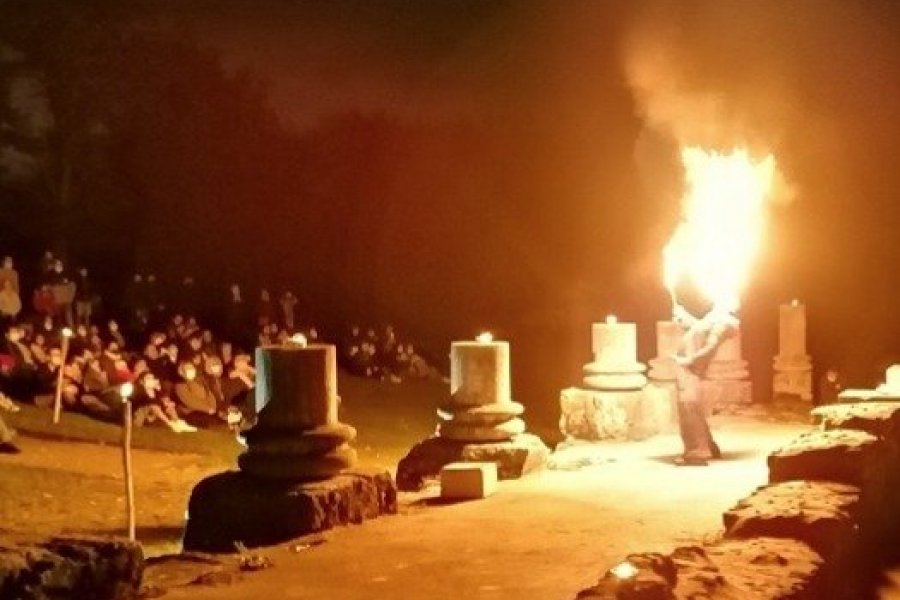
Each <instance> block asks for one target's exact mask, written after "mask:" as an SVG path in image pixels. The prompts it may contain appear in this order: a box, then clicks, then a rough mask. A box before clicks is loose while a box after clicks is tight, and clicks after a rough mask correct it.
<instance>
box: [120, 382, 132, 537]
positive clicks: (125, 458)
mask: <svg viewBox="0 0 900 600" xmlns="http://www.w3.org/2000/svg"><path fill="white" fill-rule="evenodd" d="M133 393H134V385H133V384H132V383H131V382H125V383H123V384H122V385H121V387H120V388H119V395H121V396H122V465H123V467H124V468H125V505H126V508H127V510H128V539H129V540H131V541H132V542H133V541H135V537H136V535H135V534H136V532H135V529H136V525H135V510H134V474H133V472H132V465H131V424H132V418H131V395H132V394H133Z"/></svg>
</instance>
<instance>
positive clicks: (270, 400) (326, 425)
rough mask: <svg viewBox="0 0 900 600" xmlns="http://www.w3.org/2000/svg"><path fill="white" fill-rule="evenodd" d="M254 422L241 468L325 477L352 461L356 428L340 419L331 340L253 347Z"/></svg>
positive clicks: (277, 475) (240, 460) (304, 477)
mask: <svg viewBox="0 0 900 600" xmlns="http://www.w3.org/2000/svg"><path fill="white" fill-rule="evenodd" d="M256 369H257V370H256V373H257V380H256V413H257V421H256V425H255V426H254V427H253V428H252V429H251V430H250V431H248V432H247V433H246V435H245V439H246V442H247V451H246V452H244V453H243V454H242V455H241V456H240V457H239V458H238V465H239V466H240V468H241V470H243V471H246V472H247V473H249V474H251V475H254V476H257V477H265V478H276V479H293V480H313V479H326V478H328V477H333V476H334V475H337V474H338V473H340V472H341V471H342V470H344V469H347V468H350V467H352V466H353V465H354V464H355V463H356V451H355V450H354V449H353V448H351V447H350V446H349V444H348V442H350V441H351V440H353V439H354V438H355V437H356V430H355V429H354V428H353V427H351V426H349V425H346V424H344V423H341V422H340V421H338V414H337V413H338V410H337V404H338V396H337V362H336V351H335V347H334V346H333V345H330V344H313V345H309V346H300V345H295V344H290V345H285V346H267V347H262V348H257V349H256Z"/></svg>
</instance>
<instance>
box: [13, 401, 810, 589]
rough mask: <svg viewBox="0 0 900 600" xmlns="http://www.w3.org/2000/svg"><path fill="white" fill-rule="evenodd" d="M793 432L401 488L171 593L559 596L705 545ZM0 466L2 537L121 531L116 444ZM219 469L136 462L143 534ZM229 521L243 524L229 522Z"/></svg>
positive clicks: (728, 433) (193, 463)
mask: <svg viewBox="0 0 900 600" xmlns="http://www.w3.org/2000/svg"><path fill="white" fill-rule="evenodd" d="M804 428H805V427H804V426H803V425H799V424H786V423H777V422H761V421H759V420H756V419H749V418H746V417H722V418H719V419H718V424H717V429H718V434H717V435H718V436H719V438H720V442H721V445H722V447H723V450H724V451H725V453H726V456H725V460H723V461H721V462H717V463H714V464H713V465H711V466H709V467H705V468H689V467H683V468H678V467H674V466H672V465H671V463H670V462H669V460H670V458H671V457H672V456H673V455H674V454H676V453H677V451H678V438H677V436H674V435H667V436H658V437H656V438H653V439H651V440H648V441H645V442H639V443H619V444H604V445H601V446H598V447H574V448H570V449H568V450H566V451H564V452H561V453H557V455H556V456H555V459H554V460H555V463H556V464H555V466H556V467H557V468H556V469H551V470H546V471H544V472H542V473H538V474H534V475H531V476H529V477H527V478H524V479H522V480H519V481H510V482H503V483H502V484H501V486H500V490H499V491H498V493H497V494H496V495H494V496H492V497H490V498H488V499H486V500H483V501H477V502H463V503H457V504H440V503H435V502H432V501H430V500H429V498H428V497H429V494H431V495H433V494H434V493H435V492H434V491H431V492H429V493H425V494H418V495H414V494H404V495H402V498H401V514H399V515H397V516H390V517H384V518H381V519H378V520H375V521H370V522H367V523H365V524H364V525H362V526H354V527H347V528H341V529H337V530H333V531H330V532H327V533H326V534H324V535H323V536H319V537H318V539H321V540H324V543H321V544H318V545H314V546H310V547H306V546H301V547H300V551H299V552H298V551H296V550H297V544H296V543H293V544H288V545H285V546H281V547H275V548H269V549H265V550H262V551H260V552H261V553H263V554H265V555H266V556H268V557H269V558H271V559H272V561H273V562H274V564H275V566H274V568H272V569H268V570H265V571H261V572H258V573H253V574H245V575H241V576H239V577H237V578H236V579H234V580H232V581H231V582H230V583H228V584H221V585H200V586H198V585H191V586H189V587H174V588H170V589H169V591H168V593H167V594H166V597H167V598H173V599H174V598H188V597H190V598H192V599H201V598H224V599H231V598H233V599H239V598H240V599H243V598H250V597H266V596H267V595H268V596H269V597H272V598H276V597H277V598H335V599H342V600H354V599H363V598H372V597H376V596H377V597H380V598H398V599H399V598H420V597H427V596H432V597H449V596H448V594H450V595H452V596H453V597H466V596H468V597H474V598H520V597H528V598H567V597H572V596H574V593H575V592H576V591H577V590H578V589H580V588H583V587H586V586H588V585H590V584H591V583H593V581H594V580H595V579H596V578H597V577H598V576H599V575H600V574H601V572H602V571H603V570H604V569H606V568H608V567H610V566H612V565H613V564H615V563H616V562H618V561H619V560H621V559H622V558H623V557H624V555H626V554H627V553H629V552H633V551H647V550H658V551H667V550H670V549H671V548H673V547H674V546H677V545H683V544H690V543H695V542H698V541H701V540H702V539H704V538H705V537H708V536H711V535H714V534H715V532H716V531H717V530H718V529H719V527H720V518H721V517H720V515H721V512H722V511H723V510H725V509H726V508H728V507H729V506H731V504H733V503H734V502H735V501H736V500H737V499H738V498H740V497H742V496H744V495H746V494H747V493H748V492H750V491H751V490H752V489H753V488H754V487H755V486H757V485H759V484H761V483H763V482H764V480H765V477H766V467H765V460H764V457H765V455H766V454H767V453H768V452H769V451H771V450H772V449H774V448H776V447H778V446H779V445H781V444H782V443H784V442H786V441H788V440H789V439H790V438H792V437H793V436H794V435H796V434H797V433H798V432H799V431H800V430H802V429H804ZM20 445H21V447H22V449H23V453H22V454H20V455H16V456H0V472H2V477H0V515H2V517H3V521H2V522H3V527H4V528H6V529H15V530H28V531H32V532H41V533H44V532H45V533H57V532H60V531H79V532H92V533H103V534H113V533H121V531H122V530H123V527H124V514H125V510H124V500H123V496H122V490H123V483H122V479H121V456H120V452H119V450H118V449H117V448H115V447H111V446H98V445H93V444H85V443H67V442H51V441H45V440H35V439H31V438H28V437H23V438H21V439H20ZM226 466H227V465H224V464H222V463H221V462H217V461H216V460H215V459H213V458H211V457H203V456H200V455H192V454H171V453H166V452H157V451H149V450H138V451H136V452H135V467H136V472H137V473H138V477H137V479H136V484H137V498H138V523H139V537H140V539H141V541H142V542H144V543H145V544H146V545H147V548H148V550H149V551H150V553H151V554H153V553H160V552H166V551H173V550H175V549H176V546H177V542H176V540H177V539H178V536H179V535H180V531H181V526H182V524H183V520H184V510H185V506H186V502H187V497H188V494H189V493H190V489H191V487H192V485H193V484H194V483H195V482H196V481H197V480H199V479H200V478H202V477H203V476H204V475H206V474H208V473H211V472H215V471H218V470H221V469H222V468H223V467H226ZM235 518H240V516H239V515H236V516H235Z"/></svg>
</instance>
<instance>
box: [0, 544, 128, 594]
mask: <svg viewBox="0 0 900 600" xmlns="http://www.w3.org/2000/svg"><path fill="white" fill-rule="evenodd" d="M143 571H144V554H143V551H142V550H141V547H140V545H138V544H136V543H134V542H129V541H127V540H116V539H106V538H96V537H80V536H79V537H74V536H73V537H53V538H50V539H48V540H35V539H26V538H18V537H17V538H6V537H4V538H0V598H10V599H12V598H15V599H16V600H45V599H50V598H85V599H87V598H90V599H92V600H118V599H119V598H133V597H135V596H136V595H137V593H138V590H139V588H140V584H141V576H142V574H143Z"/></svg>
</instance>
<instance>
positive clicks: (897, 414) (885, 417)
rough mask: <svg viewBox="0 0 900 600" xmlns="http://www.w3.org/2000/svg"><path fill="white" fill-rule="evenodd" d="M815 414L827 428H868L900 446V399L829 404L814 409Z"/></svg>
mask: <svg viewBox="0 0 900 600" xmlns="http://www.w3.org/2000/svg"><path fill="white" fill-rule="evenodd" d="M812 415H813V417H814V418H815V419H816V420H817V421H818V422H819V423H821V425H822V428H823V429H825V430H828V431H830V430H833V429H853V430H856V431H864V432H866V433H868V434H870V435H873V436H875V437H877V438H880V439H882V440H885V441H887V442H889V443H891V444H894V445H897V446H900V403H898V402H878V401H872V402H854V403H852V404H828V405H825V406H820V407H818V408H816V409H814V410H813V411H812Z"/></svg>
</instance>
